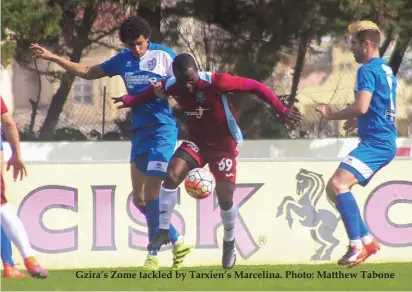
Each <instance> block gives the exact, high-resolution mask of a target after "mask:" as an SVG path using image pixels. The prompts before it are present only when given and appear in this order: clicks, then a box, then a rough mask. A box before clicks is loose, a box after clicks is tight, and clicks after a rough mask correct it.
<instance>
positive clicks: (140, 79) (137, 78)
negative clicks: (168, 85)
mask: <svg viewBox="0 0 412 292" xmlns="http://www.w3.org/2000/svg"><path fill="white" fill-rule="evenodd" d="M124 79H125V81H126V86H127V88H133V87H134V86H136V85H147V84H150V83H154V82H157V78H156V77H153V76H150V75H140V74H135V73H134V72H125V74H124Z"/></svg>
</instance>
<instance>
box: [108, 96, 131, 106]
mask: <svg viewBox="0 0 412 292" xmlns="http://www.w3.org/2000/svg"><path fill="white" fill-rule="evenodd" d="M125 98H126V95H123V96H121V97H112V100H113V103H114V104H117V103H121V104H120V105H118V106H117V109H122V108H128V107H129V106H127V105H126V101H125V100H126V99H125Z"/></svg>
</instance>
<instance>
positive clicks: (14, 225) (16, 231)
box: [0, 204, 34, 259]
mask: <svg viewBox="0 0 412 292" xmlns="http://www.w3.org/2000/svg"><path fill="white" fill-rule="evenodd" d="M0 214H1V226H2V227H3V229H4V232H5V233H6V235H7V237H8V238H9V239H10V240H11V241H12V242H13V243H14V244H15V245H16V247H17V248H18V250H19V251H20V254H21V255H22V257H23V258H24V259H26V258H28V257H31V256H34V252H33V249H32V248H31V245H30V241H29V238H28V236H27V232H26V230H25V229H24V226H23V222H21V220H20V218H19V217H17V215H16V212H14V210H13V208H12V206H10V205H9V204H5V205H3V206H1V207H0Z"/></svg>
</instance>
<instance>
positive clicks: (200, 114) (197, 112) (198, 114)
mask: <svg viewBox="0 0 412 292" xmlns="http://www.w3.org/2000/svg"><path fill="white" fill-rule="evenodd" d="M207 110H209V109H208V108H202V107H201V106H199V107H198V108H197V109H195V111H194V112H185V114H186V115H187V116H195V117H196V118H198V119H201V118H202V117H203V114H204V111H207Z"/></svg>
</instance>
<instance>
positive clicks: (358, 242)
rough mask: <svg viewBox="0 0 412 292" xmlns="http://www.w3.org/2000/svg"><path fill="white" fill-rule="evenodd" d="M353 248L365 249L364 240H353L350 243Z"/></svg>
mask: <svg viewBox="0 0 412 292" xmlns="http://www.w3.org/2000/svg"><path fill="white" fill-rule="evenodd" d="M350 245H351V246H355V247H356V249H361V248H362V247H363V243H362V240H360V239H353V240H351V241H350Z"/></svg>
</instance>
